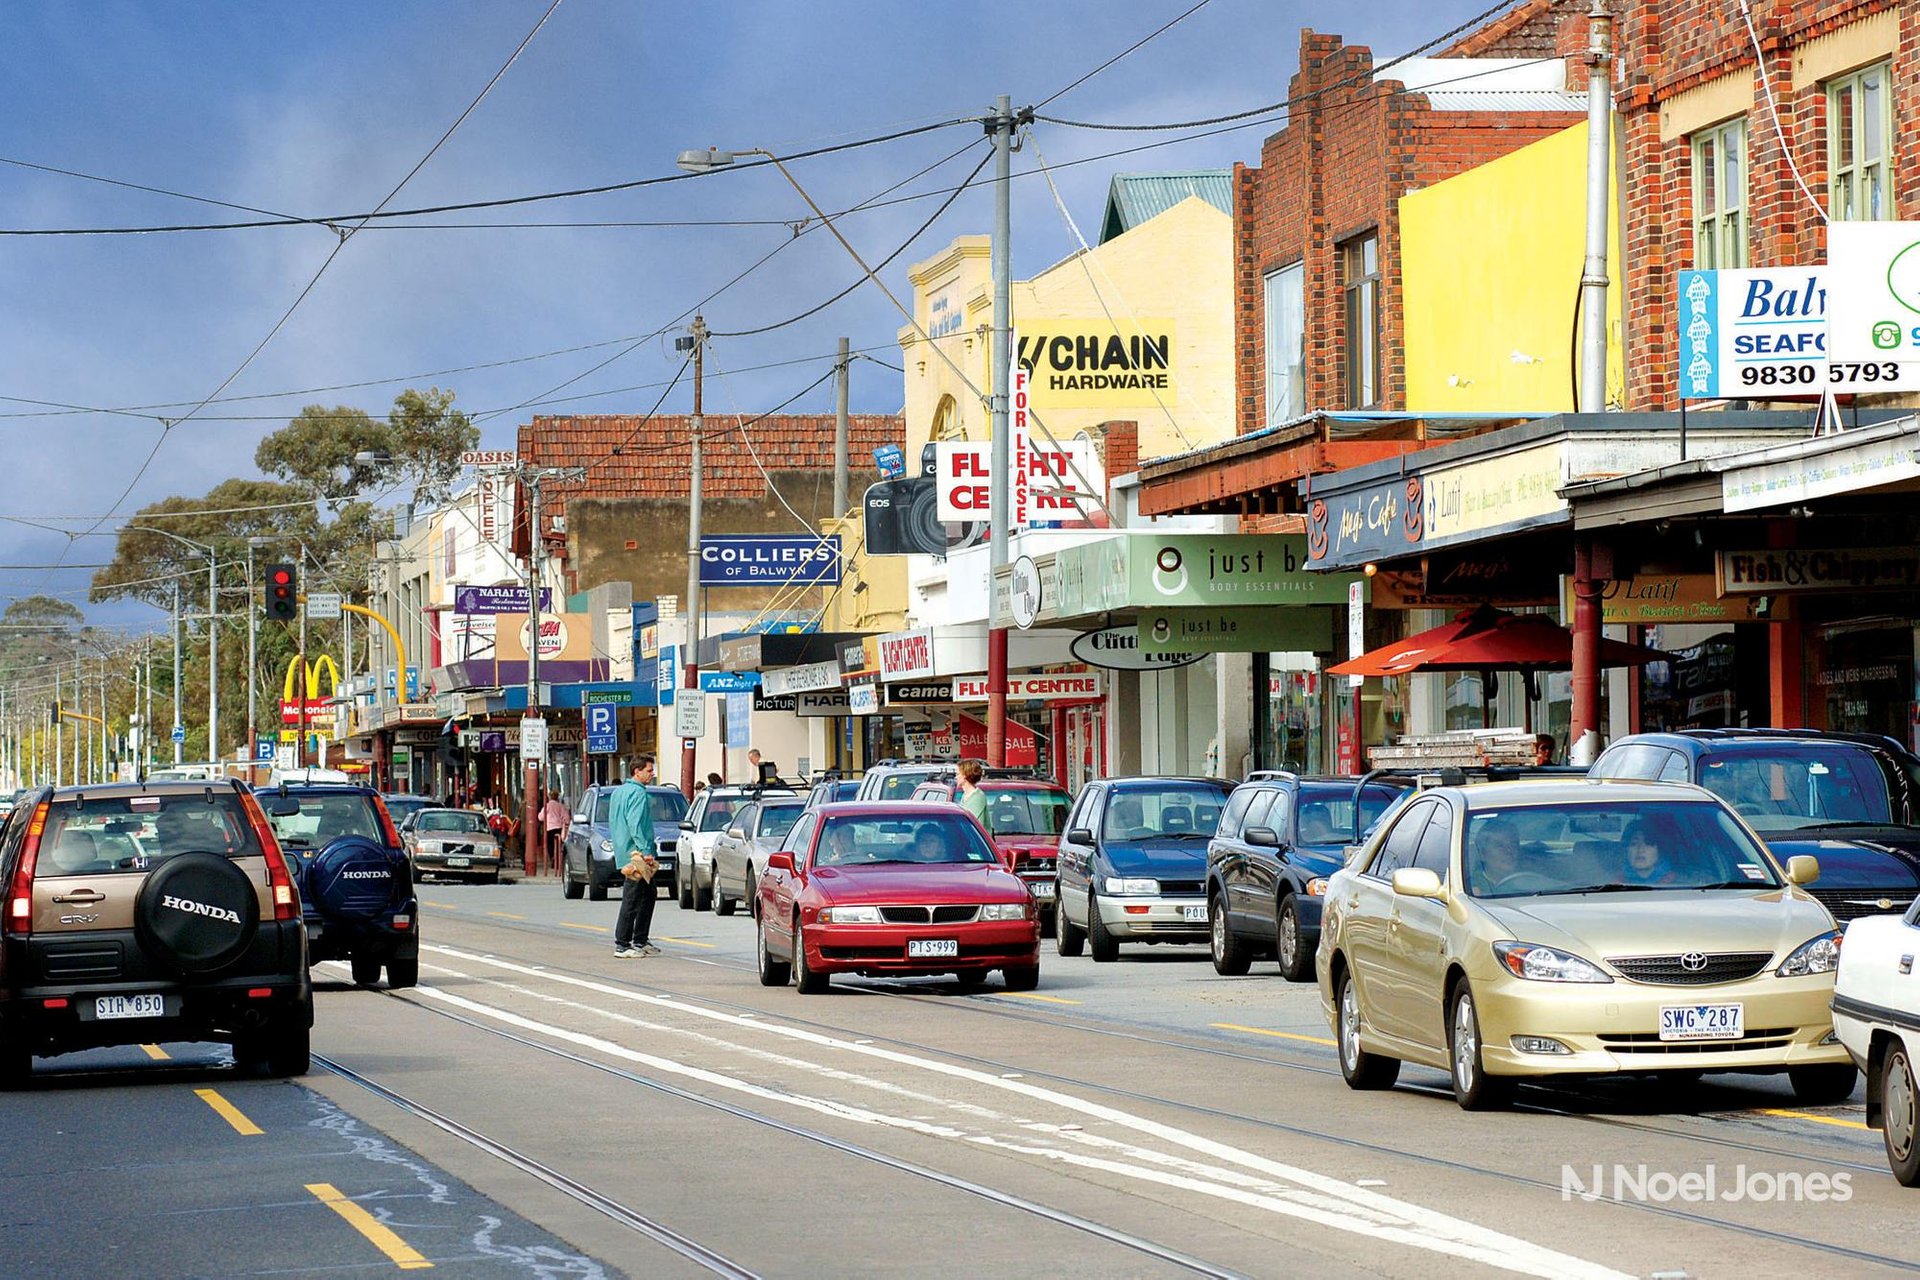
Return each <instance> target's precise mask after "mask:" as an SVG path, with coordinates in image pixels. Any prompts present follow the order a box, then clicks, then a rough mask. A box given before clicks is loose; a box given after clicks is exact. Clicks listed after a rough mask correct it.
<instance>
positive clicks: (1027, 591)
mask: <svg viewBox="0 0 1920 1280" xmlns="http://www.w3.org/2000/svg"><path fill="white" fill-rule="evenodd" d="M1040 604H1041V600H1040V566H1038V565H1036V564H1035V563H1034V562H1033V557H1032V556H1021V557H1020V558H1019V559H1018V560H1015V561H1014V562H1013V583H1012V589H1011V591H1010V592H1009V593H1008V596H1007V608H1008V611H1009V612H1010V613H1012V615H1013V625H1014V626H1016V627H1018V628H1020V629H1021V630H1022V631H1025V630H1027V629H1028V628H1029V627H1031V626H1033V620H1034V619H1035V618H1037V617H1039V616H1040Z"/></svg>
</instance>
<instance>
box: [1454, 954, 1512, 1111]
mask: <svg viewBox="0 0 1920 1280" xmlns="http://www.w3.org/2000/svg"><path fill="white" fill-rule="evenodd" d="M1447 1026H1448V1028H1449V1031H1450V1034H1449V1037H1448V1042H1447V1044H1448V1053H1447V1061H1448V1064H1449V1067H1450V1072H1451V1074H1452V1076H1453V1100H1454V1101H1455V1102H1457V1103H1459V1104H1460V1106H1461V1109H1462V1110H1465V1111H1491V1110H1494V1109H1496V1108H1499V1107H1504V1106H1506V1105H1507V1104H1508V1103H1509V1102H1511V1101H1512V1100H1513V1090H1514V1083H1513V1079H1512V1077H1510V1076H1490V1075H1488V1074H1487V1068H1486V1063H1485V1061H1484V1059H1483V1057H1482V1055H1481V1052H1480V1011H1479V1009H1478V1007H1477V1006H1475V1004H1474V1002H1473V988H1471V987H1469V986H1468V985H1467V984H1466V983H1465V982H1461V983H1459V984H1458V985H1457V986H1455V987H1454V989H1453V1009H1452V1011H1451V1013H1450V1014H1449V1015H1448V1018H1447Z"/></svg>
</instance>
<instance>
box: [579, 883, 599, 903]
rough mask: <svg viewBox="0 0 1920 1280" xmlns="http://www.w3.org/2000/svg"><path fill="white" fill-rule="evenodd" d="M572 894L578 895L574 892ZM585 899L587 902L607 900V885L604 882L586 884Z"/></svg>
mask: <svg viewBox="0 0 1920 1280" xmlns="http://www.w3.org/2000/svg"><path fill="white" fill-rule="evenodd" d="M573 896H574V897H576V898H577V897H579V896H580V895H579V894H577V893H576V894H574V895H573ZM587 900H588V901H589V902H605V901H606V900H607V886H606V885H604V884H592V885H588V886H587Z"/></svg>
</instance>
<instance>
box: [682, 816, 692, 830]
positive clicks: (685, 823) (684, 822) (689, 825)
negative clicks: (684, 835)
mask: <svg viewBox="0 0 1920 1280" xmlns="http://www.w3.org/2000/svg"><path fill="white" fill-rule="evenodd" d="M680 829H681V830H682V831H691V830H693V824H692V823H691V822H688V821H687V820H686V819H685V818H682V819H681V820H680Z"/></svg>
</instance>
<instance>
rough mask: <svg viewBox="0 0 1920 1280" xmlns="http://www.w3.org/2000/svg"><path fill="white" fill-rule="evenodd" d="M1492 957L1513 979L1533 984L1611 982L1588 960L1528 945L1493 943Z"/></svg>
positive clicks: (1563, 952)
mask: <svg viewBox="0 0 1920 1280" xmlns="http://www.w3.org/2000/svg"><path fill="white" fill-rule="evenodd" d="M1493 954H1494V955H1496V956H1498V957H1499V958H1500V963H1501V964H1503V965H1505V966H1506V967H1507V972H1509V973H1511V974H1512V975H1513V976H1514V977H1516V978H1527V979H1530V980H1532V981H1534V982H1612V981H1613V979H1612V978H1610V977H1608V976H1607V975H1606V974H1605V973H1602V972H1601V971H1600V967H1599V966H1598V965H1596V964H1594V963H1593V962H1592V961H1591V960H1582V959H1581V958H1580V957H1579V956H1576V955H1573V954H1571V953H1569V952H1566V951H1557V950H1555V949H1554V948H1552V947H1541V946H1535V945H1534V944H1533V943H1531V942H1496V943H1494V944H1493Z"/></svg>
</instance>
